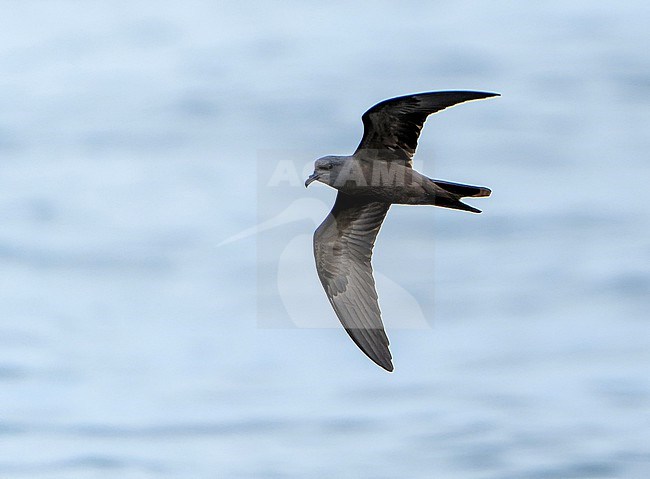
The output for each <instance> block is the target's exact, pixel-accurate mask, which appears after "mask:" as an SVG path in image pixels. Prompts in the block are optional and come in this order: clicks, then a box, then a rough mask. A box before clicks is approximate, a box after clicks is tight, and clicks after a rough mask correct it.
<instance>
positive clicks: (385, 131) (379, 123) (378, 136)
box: [355, 91, 499, 166]
mask: <svg viewBox="0 0 650 479" xmlns="http://www.w3.org/2000/svg"><path fill="white" fill-rule="evenodd" d="M498 95H499V94H498V93H487V92H480V91H438V92H432V93H417V94H415V95H407V96H401V97H398V98H391V99H390V100H384V101H382V102H381V103H377V104H376V105H375V106H373V107H372V108H370V110H368V111H367V112H365V113H364V114H363V117H362V120H363V138H362V139H361V143H360V144H359V146H358V147H357V151H356V152H355V155H356V154H357V153H359V152H360V151H361V150H366V151H367V152H368V155H366V156H369V157H373V156H374V155H373V154H372V151H373V150H374V151H376V150H388V151H385V152H384V151H382V153H381V155H382V160H384V161H386V160H392V161H401V162H403V163H404V164H405V165H407V166H413V165H412V163H411V158H413V155H414V154H415V149H416V148H417V146H418V137H419V136H420V131H421V130H422V126H423V125H424V122H425V121H426V119H427V116H429V115H431V114H432V113H435V112H437V111H440V110H444V109H445V108H448V107H450V106H453V105H456V104H458V103H463V102H466V101H470V100H480V99H482V98H489V97H492V96H498ZM390 152H392V153H390Z"/></svg>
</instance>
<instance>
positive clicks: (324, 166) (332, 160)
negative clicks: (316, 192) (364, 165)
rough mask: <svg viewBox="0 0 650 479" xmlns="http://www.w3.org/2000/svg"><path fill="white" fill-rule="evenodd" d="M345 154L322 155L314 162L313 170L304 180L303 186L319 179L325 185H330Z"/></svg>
mask: <svg viewBox="0 0 650 479" xmlns="http://www.w3.org/2000/svg"><path fill="white" fill-rule="evenodd" d="M346 158H347V157H345V156H324V157H322V158H319V159H317V160H316V162H315V163H314V172H313V173H312V174H311V175H310V176H309V178H307V180H305V188H306V187H308V186H309V185H310V184H312V183H313V182H314V181H320V182H321V183H325V184H326V185H330V186H332V185H333V184H334V180H335V179H336V174H337V173H338V172H339V171H340V170H341V166H342V165H343V162H344V160H345V159H346Z"/></svg>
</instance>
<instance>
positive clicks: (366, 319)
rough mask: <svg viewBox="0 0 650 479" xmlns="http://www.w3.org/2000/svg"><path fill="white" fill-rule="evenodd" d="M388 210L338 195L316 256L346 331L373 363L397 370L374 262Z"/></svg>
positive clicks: (318, 238) (321, 228)
mask: <svg viewBox="0 0 650 479" xmlns="http://www.w3.org/2000/svg"><path fill="white" fill-rule="evenodd" d="M388 208H390V204H388V203H379V202H371V203H368V202H363V201H361V200H357V199H354V198H352V197H350V196H348V195H346V194H344V193H340V192H339V194H338V196H337V197H336V202H335V203H334V207H333V208H332V211H331V212H330V213H329V214H328V215H327V217H326V218H325V221H323V223H322V224H321V225H320V226H319V227H318V228H317V229H316V232H315V233H314V256H315V258H316V270H317V271H318V277H319V278H320V281H321V283H322V284H323V288H324V289H325V292H326V293H327V297H328V299H329V300H330V303H331V304H332V307H333V308H334V311H335V312H336V315H337V316H338V318H339V320H340V321H341V324H343V327H344V328H345V330H346V331H347V332H348V334H349V335H350V337H351V338H352V340H353V341H354V342H355V343H356V344H357V346H359V348H361V350H362V351H363V352H364V353H365V354H366V355H367V356H368V357H369V358H370V359H372V360H373V361H374V362H375V363H377V364H378V365H379V366H381V367H382V368H384V369H386V370H387V371H392V370H393V364H392V362H391V359H392V357H391V355H390V351H389V349H388V344H389V343H388V337H387V336H386V333H385V332H384V325H383V323H382V322H381V312H380V310H379V303H378V302H377V291H376V290H375V280H374V278H373V276H372V265H371V264H370V260H371V258H372V247H373V245H374V244H375V238H377V234H378V233H379V228H381V223H382V222H383V221H384V217H385V216H386V213H387V212H388Z"/></svg>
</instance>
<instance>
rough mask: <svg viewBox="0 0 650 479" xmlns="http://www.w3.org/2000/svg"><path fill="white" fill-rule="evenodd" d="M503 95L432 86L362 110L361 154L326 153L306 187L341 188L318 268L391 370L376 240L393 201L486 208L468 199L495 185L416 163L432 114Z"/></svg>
mask: <svg viewBox="0 0 650 479" xmlns="http://www.w3.org/2000/svg"><path fill="white" fill-rule="evenodd" d="M496 95H497V94H495V93H485V92H471V91H447V92H430V93H419V94H415V95H407V96H403V97H398V98H393V99H389V100H385V101H383V102H380V103H378V104H377V105H375V106H373V107H372V108H370V109H369V110H368V111H367V112H366V113H364V115H363V117H362V120H363V124H364V134H363V138H362V140H361V143H360V144H359V146H358V148H357V150H356V151H355V153H354V154H353V155H351V156H325V157H323V158H319V159H318V160H316V162H315V165H314V173H313V174H312V175H311V176H310V177H309V178H307V180H306V181H305V186H309V184H310V183H312V182H314V181H319V182H321V183H324V184H326V185H329V186H331V187H333V188H335V189H337V190H338V194H337V197H336V201H335V203H334V207H333V208H332V211H331V212H330V213H329V214H328V215H327V217H326V218H325V220H324V221H323V223H322V224H321V225H320V226H319V227H318V228H317V229H316V232H315V233H314V257H315V260H316V270H317V272H318V276H319V278H320V280H321V283H322V285H323V288H324V289H325V292H326V294H327V297H328V299H329V301H330V303H331V305H332V307H333V309H334V311H335V313H336V315H337V316H338V318H339V320H340V321H341V323H342V325H343V327H344V328H345V330H346V331H347V332H348V334H349V335H350V337H351V338H352V340H353V341H354V342H355V343H356V344H357V346H359V348H360V349H361V350H362V351H363V352H364V353H365V354H366V355H367V356H368V357H369V358H370V359H372V360H373V361H374V362H375V363H377V364H378V365H379V366H381V367H382V368H384V369H386V370H387V371H392V370H393V364H392V356H391V354H390V350H389V348H388V346H389V341H388V337H387V336H386V333H385V331H384V327H383V323H382V321H381V311H380V309H379V302H378V299H377V292H376V290H375V281H374V278H373V276H372V265H371V259H372V250H373V246H374V243H375V239H376V238H377V234H378V233H379V229H380V228H381V224H382V222H383V220H384V218H385V216H386V214H387V213H388V209H389V208H390V205H391V204H404V205H435V206H440V207H444V208H452V209H459V210H464V211H470V212H473V213H480V210H478V209H476V208H474V207H472V206H469V205H467V204H465V203H463V202H462V201H460V200H461V199H462V198H464V197H482V196H489V195H490V193H491V191H490V190H489V189H488V188H485V187H481V186H471V185H464V184H460V183H451V182H448V181H442V180H434V179H431V178H428V177H426V176H424V175H422V174H421V173H419V172H418V171H416V170H414V169H413V167H412V166H413V165H412V157H413V155H414V154H415V150H416V148H417V140H418V137H419V134H420V131H421V130H422V126H423V125H424V122H425V120H426V118H427V116H428V115H430V114H431V113H435V112H437V111H440V110H442V109H444V108H447V107H450V106H453V105H455V104H458V103H462V102H466V101H471V100H478V99H482V98H488V97H491V96H496Z"/></svg>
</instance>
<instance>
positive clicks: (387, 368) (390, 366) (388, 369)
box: [380, 361, 395, 373]
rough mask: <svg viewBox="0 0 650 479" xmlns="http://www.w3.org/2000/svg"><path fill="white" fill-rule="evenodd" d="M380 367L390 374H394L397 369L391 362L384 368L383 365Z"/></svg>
mask: <svg viewBox="0 0 650 479" xmlns="http://www.w3.org/2000/svg"><path fill="white" fill-rule="evenodd" d="M380 366H381V367H382V368H384V369H385V370H386V371H388V372H389V373H392V372H393V370H394V369H395V368H394V367H393V363H392V362H390V361H389V362H388V364H387V365H385V366H384V365H381V364H380Z"/></svg>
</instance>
